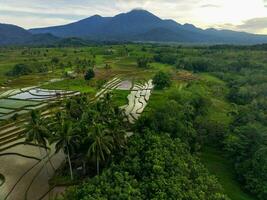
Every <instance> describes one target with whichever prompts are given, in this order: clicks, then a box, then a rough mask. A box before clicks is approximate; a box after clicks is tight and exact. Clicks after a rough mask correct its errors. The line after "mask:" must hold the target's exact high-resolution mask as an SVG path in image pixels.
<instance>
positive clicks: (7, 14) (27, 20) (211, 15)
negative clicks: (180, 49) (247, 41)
mask: <svg viewBox="0 0 267 200" xmlns="http://www.w3.org/2000/svg"><path fill="white" fill-rule="evenodd" d="M134 8H143V9H146V10H148V11H150V12H152V13H154V14H156V15H158V16H159V17H161V18H164V19H173V20H175V21H177V22H179V23H192V24H194V25H196V26H198V27H201V28H209V27H214V28H221V29H223V28H227V29H233V30H240V31H247V32H253V33H263V34H267V0H0V23H11V24H16V25H19V26H22V27H24V28H33V27H45V26H53V25H60V24H66V23H70V22H74V21H77V20H79V19H83V18H86V17H89V16H91V15H95V14H99V15H102V16H114V15H116V14H118V13H121V12H128V11H130V10H132V9H134Z"/></svg>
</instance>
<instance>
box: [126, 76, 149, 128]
mask: <svg viewBox="0 0 267 200" xmlns="http://www.w3.org/2000/svg"><path fill="white" fill-rule="evenodd" d="M153 88H154V86H153V83H152V80H149V81H148V82H146V83H145V84H143V85H141V84H135V85H134V87H133V88H132V91H131V93H130V94H129V95H128V101H129V103H128V105H125V106H123V107H122V109H124V111H125V114H126V116H127V119H128V120H129V122H130V123H134V122H135V120H137V119H138V118H139V117H140V115H141V114H142V113H143V111H144V109H145V107H146V105H147V103H148V101H149V98H150V95H151V91H152V90H153Z"/></svg>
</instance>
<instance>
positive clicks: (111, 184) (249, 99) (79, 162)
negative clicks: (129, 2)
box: [0, 44, 267, 200]
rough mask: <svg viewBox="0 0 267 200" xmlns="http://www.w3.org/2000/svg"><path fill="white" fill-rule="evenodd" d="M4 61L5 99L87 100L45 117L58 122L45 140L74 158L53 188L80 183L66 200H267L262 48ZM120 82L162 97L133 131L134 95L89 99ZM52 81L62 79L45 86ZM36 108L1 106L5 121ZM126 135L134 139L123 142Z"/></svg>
mask: <svg viewBox="0 0 267 200" xmlns="http://www.w3.org/2000/svg"><path fill="white" fill-rule="evenodd" d="M263 47H264V46H263ZM0 54H1V56H0V84H1V90H2V91H6V90H7V89H9V88H8V87H10V88H20V87H22V85H23V86H24V85H27V84H30V85H36V84H43V83H46V84H44V85H42V87H43V88H47V89H61V90H69V91H79V92H81V93H82V95H80V96H79V97H75V98H70V99H69V100H68V101H67V102H65V103H63V105H62V107H63V108H64V109H63V111H62V112H60V114H58V115H56V117H57V118H56V119H57V120H55V118H53V119H52V118H51V119H50V118H48V119H47V120H50V121H53V120H54V121H56V123H55V124H54V125H53V123H47V124H49V127H46V128H47V129H48V130H49V134H48V136H47V137H48V140H49V142H51V143H55V144H57V146H58V147H57V150H60V149H63V150H64V152H65V155H66V160H67V163H66V165H63V166H62V168H60V169H59V171H58V173H57V174H56V176H55V177H54V178H53V180H68V181H69V183H73V184H77V185H76V186H74V187H71V188H70V189H69V190H68V191H67V193H66V195H65V199H74V200H75V199H129V198H130V199H131V198H132V199H190V200H191V199H203V200H204V199H205V200H206V199H211V200H214V199H228V198H230V199H233V200H242V199H244V200H250V199H253V200H254V199H255V200H256V199H257V200H266V197H267V191H266V187H267V177H266V175H267V159H266V158H267V145H266V144H267V140H266V138H267V137H266V136H267V126H266V124H267V117H266V113H267V104H266V102H267V100H266V97H267V78H266V75H265V74H266V72H267V64H266V50H265V48H262V47H259V48H256V47H251V48H248V47H243V48H242V47H239V48H237V47H232V46H213V47H205V46H202V47H182V46H177V45H161V44H118V45H98V46H97V45H96V46H91V47H77V48H27V49H12V48H8V49H0ZM35 66H42V67H41V68H39V67H35ZM90 69H94V70H93V71H92V70H91V71H90ZM52 71H53V73H52ZM92 72H94V73H92ZM66 73H67V74H72V75H71V76H70V75H69V76H66ZM114 77H119V78H120V79H122V80H128V81H134V82H135V83H138V82H139V83H142V82H147V81H148V80H150V79H153V83H154V84H155V88H156V90H153V91H152V95H151V98H150V99H149V101H148V105H147V107H146V109H145V111H144V113H143V114H142V117H141V118H140V119H139V120H138V121H137V122H136V124H134V125H130V124H128V123H126V122H124V116H123V114H122V113H120V112H119V109H118V107H120V106H123V105H125V104H127V102H128V101H127V96H128V95H129V91H120V90H114V91H113V92H112V93H111V94H109V95H108V96H106V97H105V100H101V101H100V102H92V101H91V100H92V97H95V94H96V93H97V92H98V91H99V90H100V88H101V86H102V85H103V84H105V82H107V81H108V80H111V79H113V78H114ZM52 78H63V79H62V80H60V81H58V82H49V83H47V81H48V80H49V79H52ZM85 79H86V80H85ZM157 89H159V90H157ZM36 105H38V102H34V101H23V100H21V101H19V100H14V99H0V107H1V109H0V114H1V117H2V115H4V114H5V113H9V111H10V110H11V111H13V110H14V109H16V108H18V107H21V106H29V107H30V106H36ZM50 124H52V125H53V126H52V125H51V126H50ZM121 131H122V132H123V133H121ZM125 132H127V133H133V136H132V137H129V138H127V139H126V140H124V139H125V138H124V137H123V138H124V139H122V137H121V136H122V135H123V134H125ZM115 133H118V135H114V134H115ZM117 137H118V138H117ZM96 141H98V142H96ZM72 142H73V143H72ZM38 143H39V142H38ZM43 145H45V144H43ZM202 163H203V164H204V165H202ZM81 166H82V168H81ZM205 167H206V168H207V169H206V168H205ZM77 168H79V169H80V168H81V170H82V171H79V170H77ZM71 174H72V175H71ZM81 181H83V182H84V183H83V184H82V183H81ZM100 186H101V187H100Z"/></svg>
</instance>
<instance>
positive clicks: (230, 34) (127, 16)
mask: <svg viewBox="0 0 267 200" xmlns="http://www.w3.org/2000/svg"><path fill="white" fill-rule="evenodd" d="M3 26H4V25H3V24H0V45H3V44H27V43H31V42H32V41H35V42H34V43H36V44H38V40H36V39H34V37H35V38H42V37H43V38H45V39H43V41H48V42H49V43H53V41H54V42H56V41H58V40H60V38H61V39H64V38H75V37H76V38H80V39H85V40H90V41H116V42H126V41H128V42H178V43H205V44H262V43H267V35H257V34H251V33H246V32H237V31H231V30H217V29H214V28H209V29H201V28H198V27H196V26H194V25H193V24H188V23H185V24H180V23H178V22H176V21H174V20H171V19H161V18H159V17H158V16H156V15H154V14H152V13H150V12H148V11H146V10H140V9H138V10H137V9H135V10H132V11H130V12H127V13H121V14H118V15H115V16H114V17H102V16H100V15H93V16H91V17H87V18H85V19H81V20H79V21H77V22H72V23H69V24H66V25H59V26H51V27H44V28H34V29H29V30H25V29H23V28H21V27H18V26H15V25H9V26H12V28H11V27H9V30H8V31H7V30H6V29H8V28H7V27H5V28H1V27H3ZM7 26H8V25H7ZM15 30H16V31H15ZM9 32H11V34H8V33H9ZM36 35H38V36H36ZM1 36H2V37H1ZM39 41H42V40H39Z"/></svg>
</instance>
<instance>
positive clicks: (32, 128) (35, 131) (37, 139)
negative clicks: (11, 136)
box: [25, 110, 54, 175]
mask: <svg viewBox="0 0 267 200" xmlns="http://www.w3.org/2000/svg"><path fill="white" fill-rule="evenodd" d="M45 121H46V120H45V119H41V114H40V112H39V111H36V110H33V111H32V112H31V118H30V122H29V124H27V125H26V127H25V129H26V138H25V141H26V142H34V143H35V144H36V145H37V146H38V148H39V151H40V156H41V159H42V157H43V155H42V150H41V147H43V148H45V151H46V157H47V159H48V160H49V162H50V164H51V166H52V168H53V169H54V166H53V165H52V163H51V161H50V159H49V155H48V151H47V139H48V138H49V135H50V134H49V130H48V128H47V126H46V125H47V124H46V122H45ZM42 160H43V161H44V165H45V160H44V159H42ZM46 170H47V169H46ZM47 175H49V173H48V170H47Z"/></svg>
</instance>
